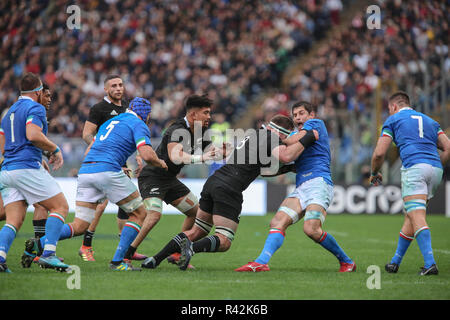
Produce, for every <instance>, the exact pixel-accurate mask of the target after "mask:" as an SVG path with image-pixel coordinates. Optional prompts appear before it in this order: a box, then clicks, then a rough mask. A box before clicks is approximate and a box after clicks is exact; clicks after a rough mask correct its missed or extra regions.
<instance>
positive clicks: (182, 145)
mask: <svg viewBox="0 0 450 320" xmlns="http://www.w3.org/2000/svg"><path fill="white" fill-rule="evenodd" d="M212 103H213V101H212V100H210V99H209V98H208V97H207V95H202V96H200V95H191V96H189V97H187V99H186V103H185V109H186V116H185V117H184V118H180V119H177V120H176V121H175V122H174V123H172V124H171V125H170V126H169V127H168V128H167V130H166V131H165V133H164V134H163V137H162V140H161V143H160V144H159V146H158V148H157V149H156V154H157V155H158V157H159V158H160V159H162V160H164V161H165V162H166V163H167V166H168V170H161V169H160V168H156V167H153V166H151V165H147V166H145V167H144V169H143V170H142V172H141V173H140V175H139V177H138V184H139V191H140V193H141V196H142V198H144V204H145V206H146V209H147V210H148V211H149V213H148V214H147V218H146V219H145V221H144V224H143V226H142V228H141V231H140V232H139V234H138V236H137V237H136V239H135V240H134V242H133V243H132V244H131V246H130V247H129V249H128V251H127V253H126V254H125V259H130V257H132V256H133V254H134V252H135V251H136V249H137V247H138V246H139V245H140V244H141V242H142V241H143V240H144V239H145V237H146V236H147V234H148V233H149V232H150V230H151V229H152V228H153V227H154V226H155V225H156V224H157V223H158V221H159V219H160V218H161V213H162V206H163V205H162V202H163V201H164V202H165V203H167V204H171V205H172V206H174V207H175V208H177V209H178V210H179V211H180V212H182V213H183V214H185V215H186V218H185V220H184V223H183V225H182V227H181V231H187V230H189V229H191V228H192V226H193V225H194V222H195V216H196V213H197V209H198V199H197V197H196V196H195V195H194V194H193V193H192V192H191V190H190V189H189V188H188V187H187V186H186V185H185V184H183V183H182V182H181V181H180V180H178V178H177V175H178V174H179V173H180V170H181V169H182V168H183V167H184V166H185V165H186V164H196V163H202V162H206V161H209V160H214V159H215V158H216V157H218V156H220V151H219V150H218V148H215V147H214V146H213V144H212V143H211V140H210V139H209V138H208V137H206V136H204V135H205V131H206V130H207V128H208V126H209V122H210V119H211V106H212ZM178 258H179V254H177V253H175V252H174V254H173V255H172V256H171V257H169V259H168V261H169V262H172V263H175V262H177V261H178Z"/></svg>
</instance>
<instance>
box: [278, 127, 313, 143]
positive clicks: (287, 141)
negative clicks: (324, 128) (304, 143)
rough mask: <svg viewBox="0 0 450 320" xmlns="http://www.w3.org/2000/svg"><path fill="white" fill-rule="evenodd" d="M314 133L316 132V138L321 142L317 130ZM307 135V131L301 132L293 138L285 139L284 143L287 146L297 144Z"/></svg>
mask: <svg viewBox="0 0 450 320" xmlns="http://www.w3.org/2000/svg"><path fill="white" fill-rule="evenodd" d="M313 132H314V137H315V138H316V140H319V133H318V132H317V130H313ZM305 135H306V130H300V131H299V132H297V133H295V134H293V135H292V136H290V137H287V138H286V139H284V140H283V143H284V144H286V145H291V144H295V143H297V142H298V140H300V139H301V138H303V137H304V136H305Z"/></svg>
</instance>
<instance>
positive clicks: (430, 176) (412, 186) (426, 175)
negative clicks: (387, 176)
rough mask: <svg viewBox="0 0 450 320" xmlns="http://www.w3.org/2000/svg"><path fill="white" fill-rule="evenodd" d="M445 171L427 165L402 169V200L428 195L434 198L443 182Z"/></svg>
mask: <svg viewBox="0 0 450 320" xmlns="http://www.w3.org/2000/svg"><path fill="white" fill-rule="evenodd" d="M443 172H444V171H443V170H442V169H441V168H437V167H433V166H432V165H430V164H427V163H418V164H415V165H413V166H411V167H409V168H404V167H402V168H401V177H402V198H404V197H407V196H413V195H417V194H426V195H427V199H431V198H433V196H434V194H435V192H436V189H437V187H438V186H439V183H441V180H442V174H443Z"/></svg>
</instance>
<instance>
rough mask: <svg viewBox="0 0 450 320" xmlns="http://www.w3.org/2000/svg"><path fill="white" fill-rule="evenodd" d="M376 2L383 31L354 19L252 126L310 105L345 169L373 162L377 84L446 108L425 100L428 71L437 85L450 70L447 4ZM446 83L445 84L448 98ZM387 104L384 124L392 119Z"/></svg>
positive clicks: (449, 10)
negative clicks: (303, 104)
mask: <svg viewBox="0 0 450 320" xmlns="http://www.w3.org/2000/svg"><path fill="white" fill-rule="evenodd" d="M374 4H377V5H378V6H379V7H380V9H381V28H380V29H378V30H377V29H372V30H371V29H368V28H367V25H366V19H367V16H363V15H361V14H357V15H356V16H354V18H353V20H352V22H351V28H346V29H342V31H339V32H338V33H337V35H336V36H334V37H333V38H331V39H330V40H329V41H326V42H325V44H324V45H323V46H322V47H321V48H320V49H319V50H318V54H317V55H315V56H314V57H313V58H312V59H310V60H308V63H307V64H305V65H304V66H302V67H301V70H300V72H298V73H297V74H296V76H294V77H292V78H291V79H289V85H288V87H287V88H286V89H284V90H280V91H279V92H277V93H275V94H273V95H270V96H268V97H267V99H265V101H264V102H263V103H262V107H261V109H260V110H259V113H258V115H257V117H256V120H255V122H256V123H260V122H262V121H264V120H266V119H267V118H269V117H271V115H272V114H273V113H276V112H279V109H280V106H281V110H282V111H281V112H282V113H286V114H289V113H290V109H289V108H290V107H291V106H292V104H293V102H294V101H298V100H306V101H311V102H312V103H314V104H316V105H317V106H318V109H319V110H318V113H319V114H318V116H319V117H320V118H322V119H324V120H325V121H326V124H327V126H328V129H329V133H330V136H331V138H332V140H333V141H334V142H337V143H338V146H337V147H336V149H339V150H335V152H333V156H336V155H337V156H338V159H336V160H337V162H338V164H339V165H340V167H341V168H344V167H345V166H343V165H345V164H346V163H349V162H350V161H355V159H354V158H355V157H356V158H357V159H356V161H357V162H358V163H359V164H363V163H367V162H368V160H369V158H370V155H371V152H372V149H373V145H372V143H373V138H374V137H373V130H372V129H371V128H373V124H374V122H375V121H376V119H375V112H374V109H375V99H374V97H373V95H372V93H373V92H374V90H375V89H376V87H377V85H378V83H380V85H387V86H388V89H387V94H389V93H392V91H390V90H394V89H401V90H405V91H408V92H409V93H410V95H411V96H412V98H413V101H414V102H415V103H416V104H420V103H422V104H423V103H424V101H425V100H426V99H429V101H428V102H429V105H430V111H431V112H434V111H439V110H441V108H443V107H444V106H441V105H437V104H436V100H432V99H431V97H429V96H426V92H425V91H424V86H425V84H424V83H425V82H424V80H425V79H424V77H425V73H428V76H429V85H430V86H431V87H432V86H433V85H434V84H437V83H438V81H439V79H440V78H441V77H442V74H444V75H445V74H448V73H449V71H450V58H449V52H448V44H449V37H450V32H449V21H450V2H449V1H401V0H385V1H381V0H380V1H374ZM449 85H450V83H448V81H447V87H446V90H445V94H446V95H447V97H448V96H449V94H450V89H449ZM438 93H439V94H441V91H439V92H438ZM386 98H387V95H385V96H384V97H383V109H382V110H383V115H382V117H381V120H382V121H384V119H385V118H386V116H387V102H386V100H385V99H386ZM439 100H440V99H438V100H437V101H439ZM255 125H256V124H255ZM352 125H356V128H352ZM444 130H445V128H444ZM355 133H356V134H355ZM375 138H377V137H375ZM355 144H357V145H358V148H357V152H356V153H355V152H354V151H355V149H354V147H355Z"/></svg>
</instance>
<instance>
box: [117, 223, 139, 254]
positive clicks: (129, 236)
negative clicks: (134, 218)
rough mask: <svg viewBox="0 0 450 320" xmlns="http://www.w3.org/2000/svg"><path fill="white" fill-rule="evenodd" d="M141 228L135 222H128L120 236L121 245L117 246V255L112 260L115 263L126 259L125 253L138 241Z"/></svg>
mask: <svg viewBox="0 0 450 320" xmlns="http://www.w3.org/2000/svg"><path fill="white" fill-rule="evenodd" d="M140 230H141V227H140V226H139V225H138V224H137V223H134V222H130V221H128V222H127V223H125V225H124V227H123V229H122V234H121V236H120V241H119V245H118V246H117V249H116V253H115V254H114V257H113V259H112V261H113V262H120V261H122V260H123V258H124V257H125V253H126V252H127V250H128V248H129V247H130V245H131V243H132V242H133V241H134V239H136V236H137V235H138V233H139V231H140Z"/></svg>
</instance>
